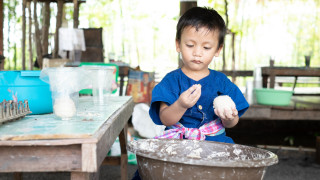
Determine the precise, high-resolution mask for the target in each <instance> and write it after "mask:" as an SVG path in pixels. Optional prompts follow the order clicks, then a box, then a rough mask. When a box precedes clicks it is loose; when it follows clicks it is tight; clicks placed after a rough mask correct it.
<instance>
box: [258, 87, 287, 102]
mask: <svg viewBox="0 0 320 180" xmlns="http://www.w3.org/2000/svg"><path fill="white" fill-rule="evenodd" d="M254 92H255V95H256V99H257V103H258V104H263V105H271V106H288V105H289V104H290V101H291V97H292V94H293V91H285V90H276V89H267V88H259V89H254Z"/></svg>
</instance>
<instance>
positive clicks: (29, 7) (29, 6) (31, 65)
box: [27, 2, 33, 70]
mask: <svg viewBox="0 0 320 180" xmlns="http://www.w3.org/2000/svg"><path fill="white" fill-rule="evenodd" d="M27 8H28V13H29V49H28V50H29V69H30V70H33V52H32V26H33V23H32V14H31V2H27Z"/></svg>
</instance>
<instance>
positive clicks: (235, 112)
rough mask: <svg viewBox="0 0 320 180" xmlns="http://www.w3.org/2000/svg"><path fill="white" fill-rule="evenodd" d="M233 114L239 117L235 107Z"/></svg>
mask: <svg viewBox="0 0 320 180" xmlns="http://www.w3.org/2000/svg"><path fill="white" fill-rule="evenodd" d="M232 112H233V115H234V116H237V115H238V110H237V109H236V108H235V107H234V108H232Z"/></svg>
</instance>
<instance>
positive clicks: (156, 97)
mask: <svg viewBox="0 0 320 180" xmlns="http://www.w3.org/2000/svg"><path fill="white" fill-rule="evenodd" d="M209 70H210V74H209V75H208V76H206V77H204V78H202V79H200V80H199V81H195V80H193V79H191V78H189V77H188V76H186V75H185V74H184V73H183V72H182V70H181V69H177V70H174V71H172V72H170V73H168V74H167V75H166V76H165V77H164V78H163V79H162V81H161V82H160V83H159V84H157V85H156V86H155V87H154V89H153V91H152V100H151V107H150V110H149V114H150V117H151V119H152V120H153V122H154V123H155V124H158V125H162V122H161V120H160V117H159V109H160V103H161V102H165V103H166V104H167V105H168V106H170V105H171V104H173V103H174V102H175V101H176V100H177V99H178V98H179V96H180V94H182V93H183V92H184V91H186V90H187V89H189V88H190V87H191V86H192V85H194V84H201V96H200V98H199V100H198V101H197V103H196V104H195V105H194V106H193V107H191V108H189V109H188V110H187V111H186V112H185V113H184V115H183V116H182V118H181V119H180V121H179V122H180V123H181V124H182V125H183V126H184V127H187V128H199V127H200V126H202V125H203V124H205V123H207V122H209V121H212V120H215V119H217V118H218V117H217V115H216V114H215V113H214V109H213V100H214V99H215V98H216V97H218V96H219V95H228V96H230V97H231V99H232V100H233V101H234V103H235V104H236V108H237V110H238V115H239V117H240V116H241V115H243V113H244V112H245V111H246V110H247V109H248V107H249V104H248V102H247V101H246V99H245V98H244V96H243V94H242V92H241V91H240V89H239V88H238V87H237V86H236V85H235V84H233V83H232V82H231V81H230V80H229V79H228V78H227V76H226V75H225V74H223V73H221V72H218V71H215V70H211V69H209ZM206 140H207V139H206Z"/></svg>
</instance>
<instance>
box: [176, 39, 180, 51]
mask: <svg viewBox="0 0 320 180" xmlns="http://www.w3.org/2000/svg"><path fill="white" fill-rule="evenodd" d="M176 51H177V52H178V53H179V52H181V50H180V42H179V41H178V40H176Z"/></svg>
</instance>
